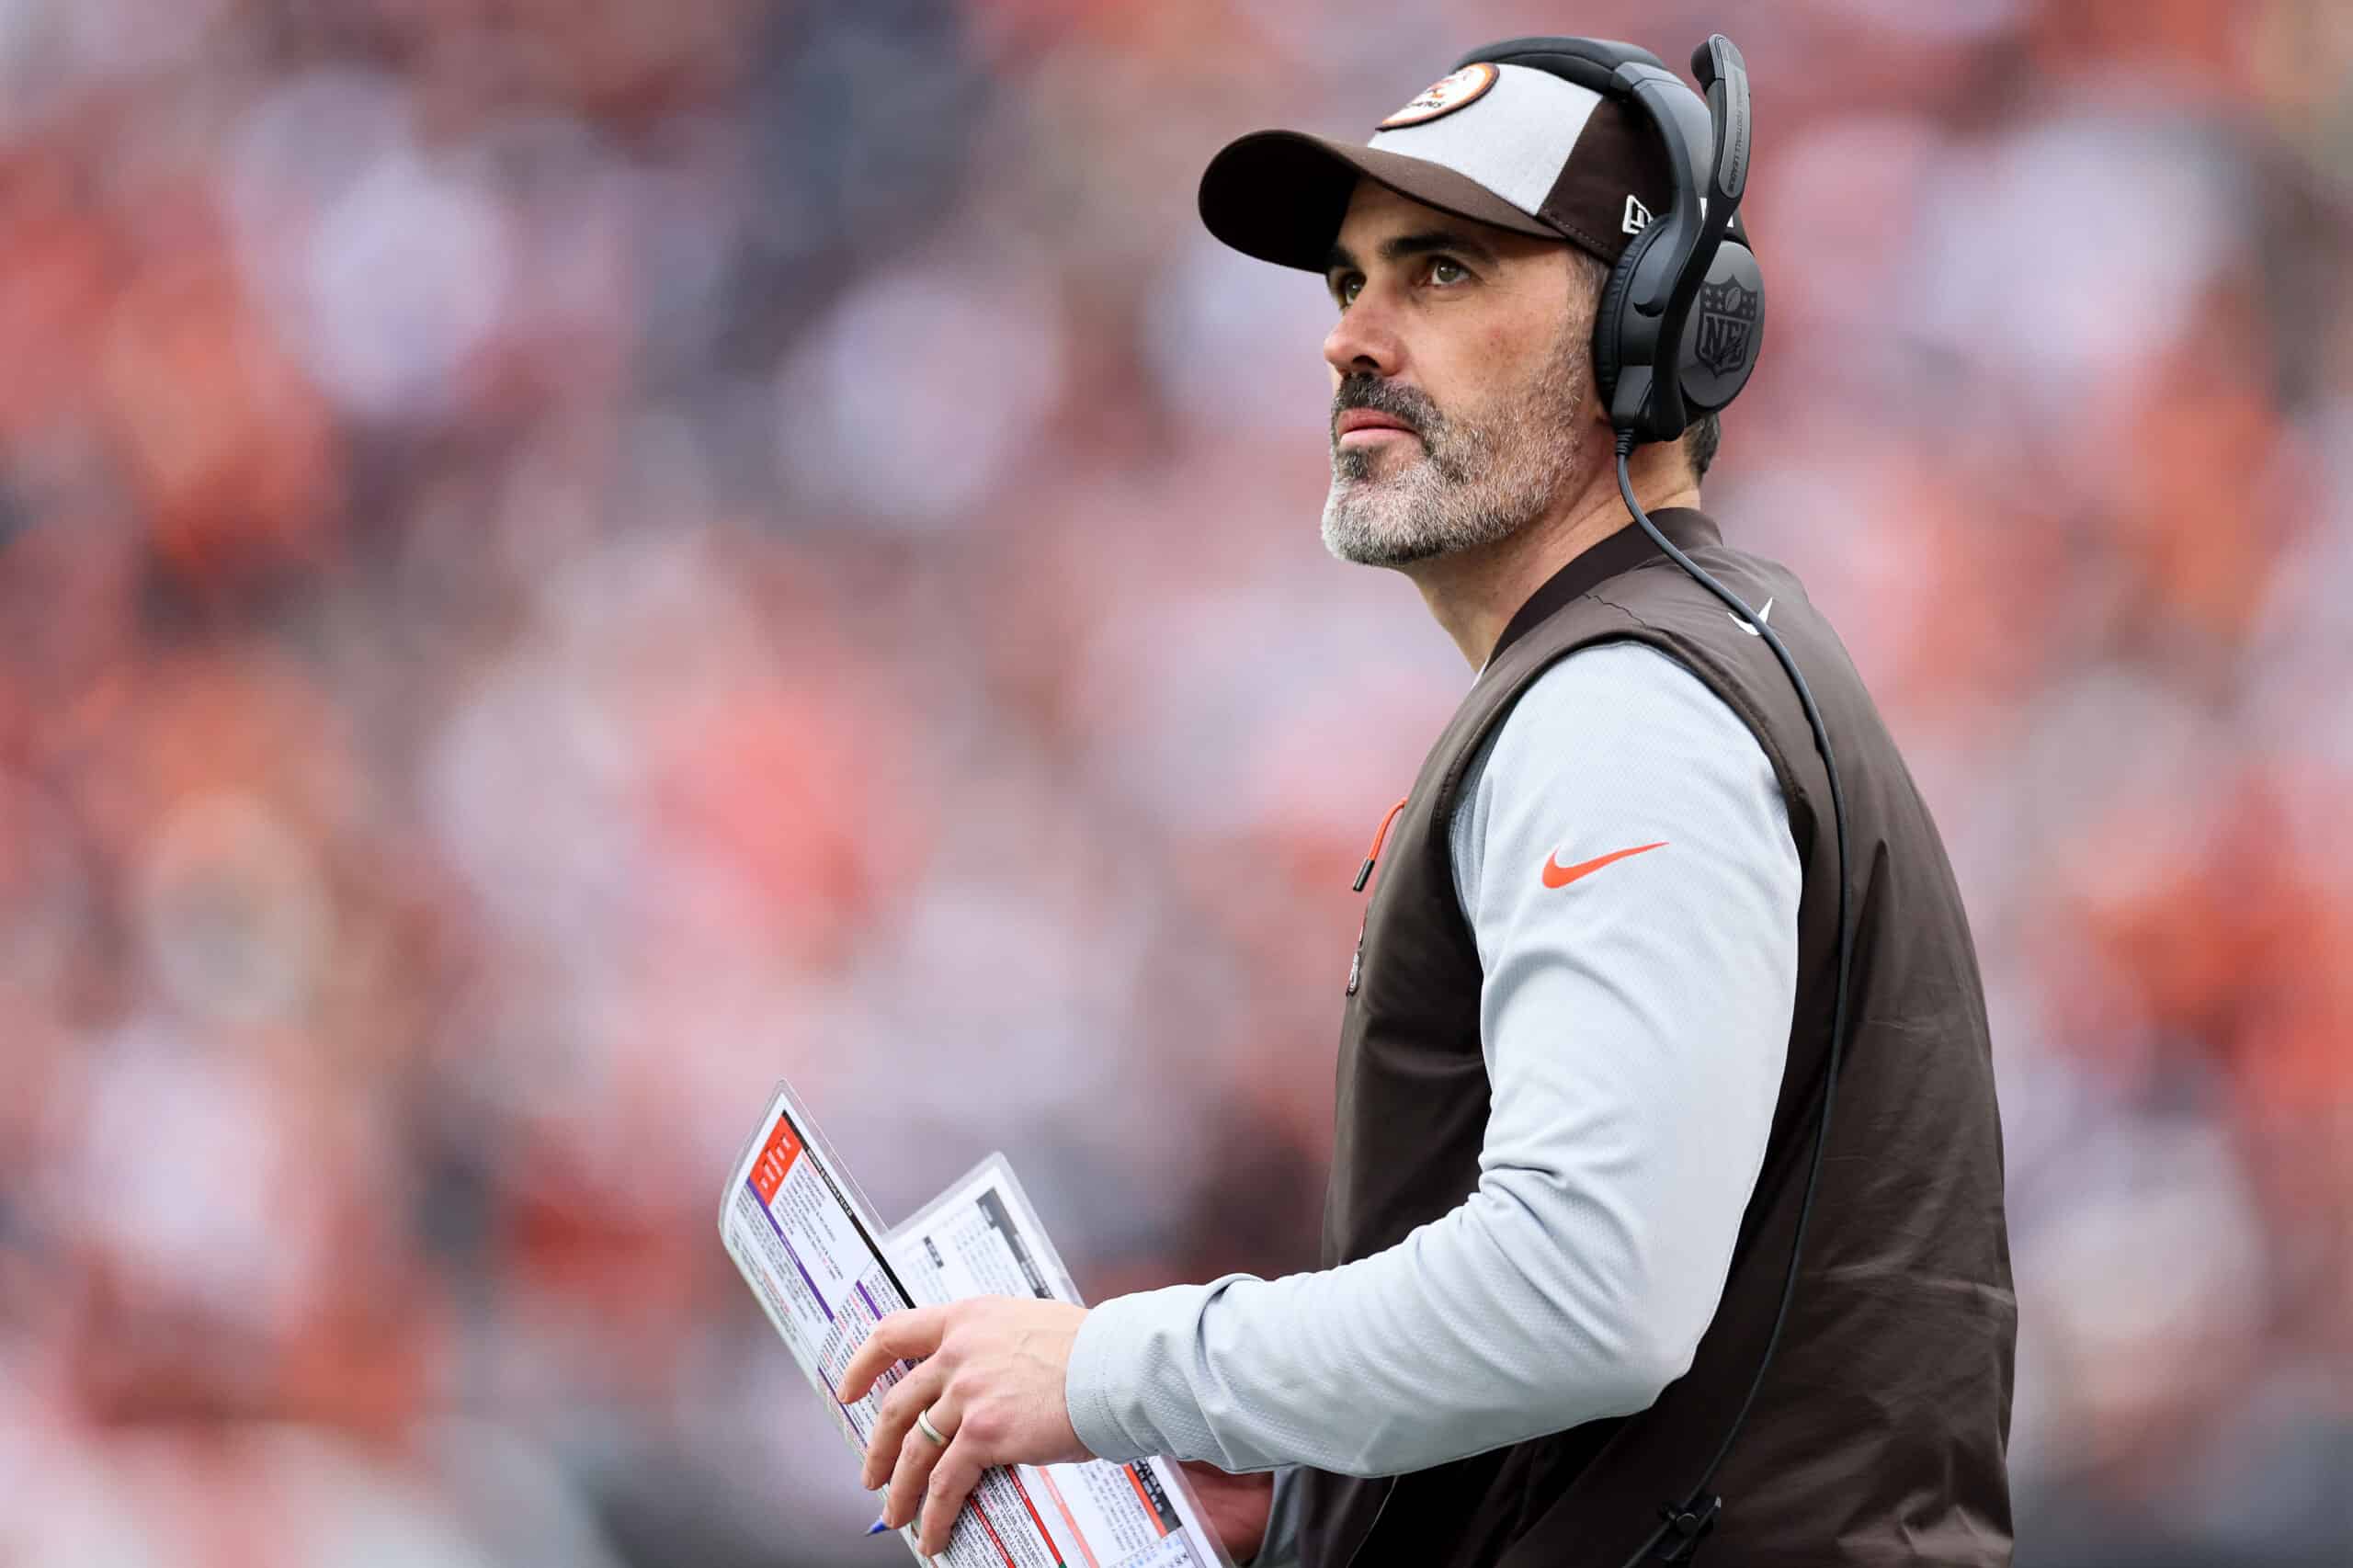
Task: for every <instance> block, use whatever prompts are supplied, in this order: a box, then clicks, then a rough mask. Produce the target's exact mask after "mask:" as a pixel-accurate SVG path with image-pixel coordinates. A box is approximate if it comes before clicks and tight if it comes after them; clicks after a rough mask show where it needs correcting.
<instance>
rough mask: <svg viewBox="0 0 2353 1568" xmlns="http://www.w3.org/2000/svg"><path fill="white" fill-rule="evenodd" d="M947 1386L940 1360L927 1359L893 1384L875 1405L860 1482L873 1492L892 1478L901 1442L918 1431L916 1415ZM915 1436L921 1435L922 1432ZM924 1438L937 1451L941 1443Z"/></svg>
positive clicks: (936, 1419)
mask: <svg viewBox="0 0 2353 1568" xmlns="http://www.w3.org/2000/svg"><path fill="white" fill-rule="evenodd" d="M947 1386H948V1373H947V1371H946V1369H943V1368H942V1367H941V1366H940V1365H939V1363H938V1362H937V1361H926V1362H925V1363H924V1364H923V1365H922V1366H920V1367H917V1368H916V1369H915V1370H913V1371H911V1372H909V1373H908V1374H907V1375H906V1376H905V1377H904V1378H901V1379H900V1380H899V1381H897V1382H895V1383H893V1384H892V1385H891V1392H889V1393H886V1394H884V1395H883V1396H882V1403H881V1404H879V1405H877V1406H876V1407H875V1414H874V1430H873V1431H871V1432H870V1433H868V1434H867V1437H866V1468H865V1469H864V1470H863V1471H860V1472H859V1478H858V1484H859V1485H861V1486H863V1487H865V1488H866V1489H867V1490H868V1491H869V1492H871V1491H873V1490H874V1489H875V1488H876V1487H878V1486H880V1485H881V1484H882V1483H883V1482H885V1481H887V1480H889V1479H890V1477H891V1473H892V1468H893V1467H894V1466H895V1465H896V1464H897V1463H898V1460H899V1445H900V1444H902V1443H904V1442H905V1441H906V1440H907V1434H909V1433H910V1432H914V1431H915V1416H916V1415H918V1414H919V1413H920V1412H921V1411H922V1410H923V1409H924V1407H925V1406H926V1405H928V1404H930V1403H933V1402H934V1401H936V1400H938V1398H939V1392H940V1390H942V1389H944V1388H946V1387H947ZM938 1419H939V1417H938V1416H937V1415H934V1416H933V1417H932V1420H933V1421H935V1422H937V1421H938ZM939 1429H940V1430H941V1431H943V1432H945V1431H947V1430H948V1428H947V1427H945V1426H942V1427H940V1428H939ZM916 1435H917V1436H918V1437H921V1436H922V1435H921V1434H920V1433H917V1434H916ZM923 1441H924V1443H925V1444H926V1446H927V1447H929V1448H930V1449H933V1450H934V1451H935V1452H937V1451H938V1448H939V1445H938V1443H935V1442H933V1441H932V1440H931V1439H930V1438H928V1437H924V1438H923Z"/></svg>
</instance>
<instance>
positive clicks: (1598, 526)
mask: <svg viewBox="0 0 2353 1568" xmlns="http://www.w3.org/2000/svg"><path fill="white" fill-rule="evenodd" d="M1598 477H1599V479H1600V480H1601V483H1597V484H1594V485H1592V486H1589V487H1588V488H1587V489H1586V490H1584V491H1582V492H1580V493H1579V494H1578V495H1577V496H1576V497H1575V498H1574V499H1573V500H1570V501H1568V502H1566V503H1564V504H1563V506H1560V507H1558V508H1556V509H1555V510H1554V511H1552V512H1549V513H1547V514H1545V515H1544V516H1543V517H1539V518H1538V519H1537V520H1536V521H1535V522H1533V523H1530V524H1529V526H1528V527H1526V528H1522V529H1520V530H1519V531H1518V533H1515V534H1513V535H1512V536H1511V537H1510V538H1509V539H1506V540H1498V541H1496V542H1495V543H1494V544H1491V545H1483V546H1481V547H1480V548H1479V549H1477V550H1466V551H1462V552H1461V553H1460V554H1456V555H1441V556H1438V557H1436V558H1434V559H1432V560H1428V561H1421V562H1415V563H1414V564H1413V565H1411V566H1408V567H1406V568H1405V569H1404V571H1405V574H1406V575H1407V576H1409V577H1411V578H1413V580H1414V585H1415V586H1416V587H1418V588H1420V589H1421V590H1422V599H1423V602H1425V603H1426V604H1427V605H1428V606H1429V607H1430V614H1431V615H1432V616H1434V617H1435V618H1437V620H1438V624H1439V625H1440V626H1442V627H1444V628H1445V629H1446V634H1447V635H1448V636H1449V637H1451V638H1453V639H1454V645H1455V646H1456V647H1457V648H1460V649H1461V650H1462V656H1463V657H1464V658H1465V659H1467V660H1469V661H1470V662H1471V667H1472V669H1474V670H1475V669H1483V668H1484V667H1485V665H1486V663H1487V655H1488V654H1489V653H1493V652H1494V651H1495V643H1496V642H1497V640H1499V639H1500V638H1501V637H1502V636H1503V634H1504V628H1505V627H1506V626H1508V625H1510V624H1511V618H1512V617H1513V616H1514V615H1516V614H1518V611H1519V607H1520V606H1522V605H1524V604H1526V603H1527V602H1528V600H1529V596H1531V595H1532V594H1534V593H1535V592H1536V590H1537V589H1539V588H1540V587H1542V586H1543V585H1544V584H1545V583H1546V582H1547V581H1549V580H1550V579H1551V578H1552V575H1553V574H1555V573H1557V572H1559V571H1560V569H1561V568H1562V567H1563V566H1566V565H1567V564H1568V563H1569V562H1571V561H1574V559H1576V558H1577V557H1578V556H1579V555H1582V554H1584V553H1585V552H1586V551H1588V550H1590V549H1592V548H1593V547H1594V546H1595V545H1597V544H1599V543H1600V542H1601V541H1602V540H1605V539H1608V537H1609V536H1610V535H1611V534H1614V533H1616V532H1617V531H1618V530H1619V529H1620V528H1631V527H1632V526H1633V521H1634V519H1633V517H1632V516H1631V514H1630V513H1629V512H1628V511H1627V510H1626V502H1625V499H1624V497H1622V496H1620V494H1618V477H1617V473H1616V471H1615V470H1614V469H1613V470H1611V471H1609V472H1607V473H1604V474H1601V475H1599V476H1598ZM1634 496H1635V499H1637V500H1639V501H1640V502H1642V504H1643V511H1645V512H1657V511H1660V510H1662V509H1663V508H1665V507H1668V506H1699V486H1698V485H1697V484H1695V483H1692V481H1691V478H1690V472H1689V471H1688V469H1682V468H1679V467H1678V468H1677V470H1676V471H1674V472H1671V473H1669V474H1666V475H1659V474H1655V473H1652V474H1641V473H1638V474H1636V475H1635V476H1634Z"/></svg>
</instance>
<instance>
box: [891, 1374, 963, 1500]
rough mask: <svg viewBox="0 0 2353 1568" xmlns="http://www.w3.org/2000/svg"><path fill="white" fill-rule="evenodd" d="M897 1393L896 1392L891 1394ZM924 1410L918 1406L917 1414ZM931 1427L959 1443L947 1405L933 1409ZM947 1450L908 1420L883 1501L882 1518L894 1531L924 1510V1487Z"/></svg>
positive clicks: (954, 1423) (935, 1406)
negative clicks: (917, 1510)
mask: <svg viewBox="0 0 2353 1568" xmlns="http://www.w3.org/2000/svg"><path fill="white" fill-rule="evenodd" d="M892 1392H894V1393H895V1392H898V1391H896V1390H895V1389H894V1390H892ZM923 1408H924V1407H923V1406H922V1405H917V1406H916V1407H915V1409H916V1410H918V1411H920V1410H922V1409H923ZM930 1420H931V1424H932V1425H933V1426H936V1427H938V1429H939V1432H940V1435H941V1436H942V1437H946V1438H947V1439H948V1440H949V1442H950V1443H953V1442H954V1441H955V1440H956V1427H957V1418H956V1413H955V1412H954V1411H952V1410H949V1409H948V1408H946V1403H945V1402H944V1401H943V1402H940V1403H934V1404H933V1405H931V1407H930ZM947 1452H948V1450H947V1449H943V1448H941V1447H940V1446H939V1445H938V1443H935V1442H933V1441H932V1440H931V1439H930V1438H929V1437H926V1436H925V1435H924V1432H923V1429H922V1428H921V1427H919V1426H915V1414H914V1413H913V1412H910V1413H909V1414H908V1416H907V1429H906V1436H905V1437H902V1438H900V1439H899V1452H898V1456H897V1462H896V1463H895V1464H894V1465H893V1467H892V1471H891V1490H890V1491H889V1492H888V1493H887V1494H884V1496H883V1499H882V1517H884V1518H886V1519H888V1520H890V1521H891V1526H892V1528H893V1529H895V1528H899V1527H900V1526H902V1525H905V1524H908V1523H910V1522H912V1521H913V1520H914V1518H915V1510H916V1509H917V1508H919V1507H921V1506H923V1501H924V1487H925V1485H926V1483H928V1482H929V1481H930V1480H931V1476H932V1471H933V1469H934V1467H936V1466H937V1465H938V1463H939V1460H940V1458H941V1456H942V1455H944V1454H946V1453H947Z"/></svg>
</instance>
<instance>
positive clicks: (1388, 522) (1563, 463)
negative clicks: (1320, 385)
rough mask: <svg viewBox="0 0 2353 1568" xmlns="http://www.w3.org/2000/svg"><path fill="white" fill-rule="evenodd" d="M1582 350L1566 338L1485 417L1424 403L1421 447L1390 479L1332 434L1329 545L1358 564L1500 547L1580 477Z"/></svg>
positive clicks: (1375, 456) (1371, 457) (1371, 454)
mask: <svg viewBox="0 0 2353 1568" xmlns="http://www.w3.org/2000/svg"><path fill="white" fill-rule="evenodd" d="M1572 341H1574V340H1572ZM1583 347H1584V346H1583V344H1582V343H1581V342H1579V343H1576V344H1575V347H1574V350H1571V349H1570V347H1569V344H1567V343H1564V344H1563V352H1562V353H1560V354H1558V355H1556V356H1555V357H1554V358H1553V359H1552V362H1551V363H1550V364H1548V365H1547V366H1546V367H1545V369H1544V370H1543V371H1542V372H1541V373H1540V375H1538V377H1537V378H1536V380H1535V381H1534V382H1533V383H1532V384H1530V385H1529V386H1527V387H1524V388H1522V389H1520V390H1519V391H1518V392H1517V393H1515V394H1514V395H1513V396H1511V397H1510V398H1509V399H1508V400H1506V402H1505V403H1504V404H1503V405H1502V407H1501V408H1499V409H1498V410H1496V411H1495V413H1494V414H1493V415H1492V416H1491V417H1489V418H1486V419H1468V418H1466V419H1461V420H1456V419H1449V418H1445V417H1443V416H1439V415H1437V413H1436V411H1435V409H1427V410H1426V412H1425V414H1424V415H1423V417H1422V418H1421V419H1420V420H1419V421H1418V422H1417V423H1418V425H1419V430H1420V436H1421V446H1422V449H1421V450H1420V451H1419V452H1416V453H1413V454H1410V455H1408V456H1406V457H1405V458H1404V461H1403V466H1401V467H1399V468H1398V469H1397V471H1396V472H1393V473H1391V474H1390V475H1388V476H1387V477H1386V478H1375V477H1374V476H1373V465H1374V464H1375V463H1376V462H1377V461H1378V460H1380V453H1379V452H1378V451H1363V450H1359V449H1356V448H1353V447H1342V446H1341V445H1340V444H1339V441H1338V438H1337V437H1334V439H1333V443H1332V488H1331V491H1330V493H1329V494H1326V495H1325V496H1324V549H1326V550H1328V551H1331V552H1332V553H1333V554H1334V555H1336V556H1337V557H1338V558H1339V559H1340V560H1342V561H1350V562H1356V563H1358V565H1363V566H1406V565H1410V564H1412V563H1413V562H1416V561H1427V560H1430V559H1432V558H1433V557H1436V556H1440V555H1454V554H1458V553H1460V552H1461V551H1466V550H1476V549H1478V548H1479V547H1481V546H1482V545H1489V544H1495V543H1496V542H1498V541H1500V540H1506V539H1509V538H1510V537H1511V536H1512V535H1513V534H1516V533H1518V531H1519V530H1520V529H1522V528H1526V527H1527V526H1528V525H1529V524H1530V523H1532V522H1534V521H1536V519H1537V518H1539V517H1542V516H1543V515H1544V513H1545V511H1546V509H1547V508H1549V507H1550V506H1552V503H1553V502H1554V501H1555V500H1556V499H1558V498H1559V496H1560V495H1562V494H1563V493H1564V492H1565V491H1566V490H1567V488H1568V485H1569V483H1570V482H1571V481H1572V480H1573V479H1574V477H1575V474H1576V443H1575V440H1574V431H1575V429H1576V414H1577V411H1578V410H1579V409H1580V408H1581V407H1582V406H1583V405H1584V403H1585V397H1584V392H1585V387H1584V384H1583V383H1584V382H1585V381H1586V380H1587V377H1586V375H1585V374H1582V373H1581V372H1582V371H1583V370H1584V368H1585V367H1584V360H1585V356H1584V353H1583Z"/></svg>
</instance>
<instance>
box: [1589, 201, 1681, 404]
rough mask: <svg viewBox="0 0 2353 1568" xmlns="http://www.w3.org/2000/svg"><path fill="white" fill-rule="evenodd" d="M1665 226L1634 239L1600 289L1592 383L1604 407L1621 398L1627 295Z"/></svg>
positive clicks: (1595, 311) (1651, 229)
mask: <svg viewBox="0 0 2353 1568" xmlns="http://www.w3.org/2000/svg"><path fill="white" fill-rule="evenodd" d="M1663 227H1665V225H1664V224H1660V223H1653V224H1651V225H1650V226H1649V227H1648V228H1645V229H1644V230H1643V232H1642V233H1639V234H1636V235H1635V236H1634V238H1633V240H1632V242H1631V244H1628V245H1627V246H1626V249H1625V251H1624V253H1623V254H1622V255H1620V256H1619V257H1618V265H1617V266H1615V267H1611V268H1610V269H1609V280H1608V282H1606V283H1604V284H1603V285H1602V286H1601V302H1600V303H1599V304H1598V305H1597V306H1595V307H1594V312H1593V380H1594V387H1595V390H1596V391H1597V392H1599V393H1600V394H1601V406H1602V407H1604V408H1608V406H1609V404H1610V403H1611V402H1612V401H1613V400H1615V399H1616V397H1617V396H1618V376H1619V373H1620V370H1621V369H1623V368H1624V360H1623V358H1622V357H1623V355H1624V353H1625V347H1626V327H1627V325H1628V323H1627V321H1626V319H1625V317H1626V313H1627V312H1626V296H1627V294H1628V293H1629V292H1630V291H1631V290H1632V289H1633V287H1634V273H1635V271H1636V269H1637V268H1638V267H1641V265H1642V260H1643V252H1644V251H1646V250H1648V249H1649V248H1650V245H1651V242H1652V241H1653V240H1654V239H1656V238H1657V237H1658V233H1659V230H1660V229H1661V228H1663Z"/></svg>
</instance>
